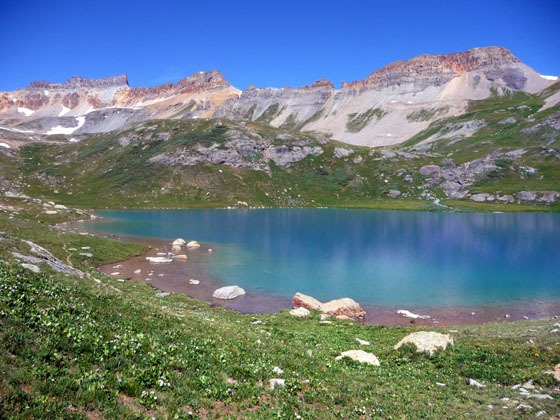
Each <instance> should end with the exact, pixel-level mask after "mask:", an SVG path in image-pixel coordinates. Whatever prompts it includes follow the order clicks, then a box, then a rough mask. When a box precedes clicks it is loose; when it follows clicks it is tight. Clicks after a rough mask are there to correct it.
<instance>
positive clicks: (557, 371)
mask: <svg viewBox="0 0 560 420" xmlns="http://www.w3.org/2000/svg"><path fill="white" fill-rule="evenodd" d="M547 373H549V374H551V375H552V376H554V379H556V382H560V363H558V364H557V365H556V366H554V370H551V371H548V372H547Z"/></svg>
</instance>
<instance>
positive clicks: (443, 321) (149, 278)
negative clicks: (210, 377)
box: [98, 237, 560, 326]
mask: <svg viewBox="0 0 560 420" xmlns="http://www.w3.org/2000/svg"><path fill="white" fill-rule="evenodd" d="M118 239H125V240H133V241H136V242H138V241H140V242H142V243H145V244H148V245H149V246H150V250H149V251H148V252H146V253H145V254H143V255H140V256H136V257H132V258H130V259H129V260H127V261H123V262H120V263H113V264H108V265H104V266H101V267H99V268H98V270H99V271H101V272H103V273H105V274H107V275H110V276H112V277H115V278H117V279H118V280H119V281H140V282H146V283H149V284H151V285H152V286H153V287H154V288H155V289H157V290H158V291H161V292H164V293H182V294H184V295H187V296H189V297H192V298H195V299H199V300H203V301H206V302H209V303H211V304H212V305H213V306H224V307H227V308H229V309H232V310H235V311H238V312H240V313H244V314H254V315H258V314H261V313H276V312H279V311H281V310H283V309H292V307H296V306H301V305H295V306H294V305H293V299H292V298H290V297H286V296H277V295H272V294H265V293H259V292H253V291H248V292H247V293H246V294H243V295H240V296H238V297H235V298H234V299H219V298H216V297H214V296H213V295H214V292H215V291H216V289H218V288H220V287H221V286H223V285H220V284H217V282H216V280H215V279H213V278H212V276H210V275H209V274H208V273H206V272H205V270H204V265H205V264H208V263H209V262H208V260H207V259H208V258H212V255H213V252H208V251H209V250H212V251H213V250H214V247H213V246H210V245H208V244H204V243H202V244H200V247H198V248H190V249H186V250H181V252H182V253H183V254H186V255H187V259H180V260H177V259H174V260H173V261H172V262H170V263H159V264H158V263H151V262H150V260H147V259H146V258H152V257H157V256H158V254H159V256H160V257H163V256H164V255H171V254H170V253H171V250H172V246H173V245H172V243H171V241H163V240H153V239H146V238H130V237H127V238H123V237H120V238H118ZM216 252H219V249H216ZM210 263H211V262H210ZM296 292H297V291H294V293H296ZM296 296H297V295H296ZM361 309H363V310H364V311H365V314H364V315H363V316H361V317H359V321H360V322H364V323H366V324H374V325H386V326H411V325H416V326H458V325H477V324H483V323H488V322H499V321H521V320H527V319H539V318H545V317H553V316H560V302H547V301H536V302H533V301H531V302H526V301H520V302H518V303H511V304H497V305H492V306H476V307H429V306H425V307H407V308H401V307H387V306H377V305H363V306H361Z"/></svg>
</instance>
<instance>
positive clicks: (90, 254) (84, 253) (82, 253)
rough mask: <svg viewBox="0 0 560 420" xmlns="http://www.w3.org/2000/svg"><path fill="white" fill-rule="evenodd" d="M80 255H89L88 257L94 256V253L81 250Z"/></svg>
mask: <svg viewBox="0 0 560 420" xmlns="http://www.w3.org/2000/svg"><path fill="white" fill-rule="evenodd" d="M78 255H81V256H82V257H87V258H92V257H93V254H92V253H91V252H80V253H79V254H78Z"/></svg>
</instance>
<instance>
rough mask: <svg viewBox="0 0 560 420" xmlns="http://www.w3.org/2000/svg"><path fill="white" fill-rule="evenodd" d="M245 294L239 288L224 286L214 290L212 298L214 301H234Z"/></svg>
mask: <svg viewBox="0 0 560 420" xmlns="http://www.w3.org/2000/svg"><path fill="white" fill-rule="evenodd" d="M244 294H245V290H243V289H242V288H241V287H239V286H226V287H220V288H219V289H217V290H215V291H214V293H213V294H212V297H214V298H216V299H223V300H230V299H235V298H236V297H238V296H242V295H244Z"/></svg>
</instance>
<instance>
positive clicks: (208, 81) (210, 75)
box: [175, 70, 231, 89]
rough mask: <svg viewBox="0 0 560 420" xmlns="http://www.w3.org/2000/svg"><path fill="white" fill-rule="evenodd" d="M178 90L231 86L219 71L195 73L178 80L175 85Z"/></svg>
mask: <svg viewBox="0 0 560 420" xmlns="http://www.w3.org/2000/svg"><path fill="white" fill-rule="evenodd" d="M175 86H176V87H177V88H179V89H184V88H187V89H190V88H193V87H198V88H213V87H229V86H231V84H230V83H229V82H228V81H227V80H226V79H225V77H224V76H223V74H222V72H221V71H219V70H210V71H197V72H196V73H195V74H193V75H192V76H189V77H186V78H184V79H182V80H179V81H178V82H177V84H176V85H175Z"/></svg>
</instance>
